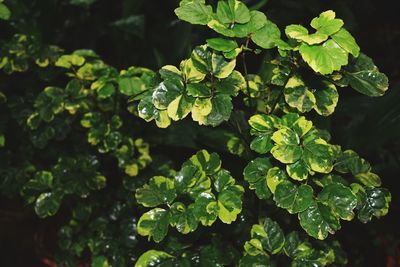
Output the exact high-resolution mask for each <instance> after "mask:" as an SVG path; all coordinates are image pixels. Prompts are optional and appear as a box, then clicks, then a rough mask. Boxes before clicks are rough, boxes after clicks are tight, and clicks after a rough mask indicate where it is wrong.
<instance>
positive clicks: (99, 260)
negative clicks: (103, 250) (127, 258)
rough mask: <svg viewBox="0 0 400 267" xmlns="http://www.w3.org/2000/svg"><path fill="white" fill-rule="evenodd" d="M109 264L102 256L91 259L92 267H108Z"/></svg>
mask: <svg viewBox="0 0 400 267" xmlns="http://www.w3.org/2000/svg"><path fill="white" fill-rule="evenodd" d="M109 266H110V264H109V263H108V260H107V258H106V257H104V256H96V257H93V259H92V267H109Z"/></svg>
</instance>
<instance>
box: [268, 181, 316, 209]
mask: <svg viewBox="0 0 400 267" xmlns="http://www.w3.org/2000/svg"><path fill="white" fill-rule="evenodd" d="M274 200H275V202H276V205H277V206H278V207H280V208H284V209H286V210H288V211H289V213H291V214H295V213H299V212H302V211H304V210H306V209H307V208H308V207H309V206H310V205H311V204H312V203H313V189H312V187H311V186H309V185H300V186H296V185H295V184H293V183H292V182H290V181H282V182H281V183H279V184H278V185H277V186H276V189H275V193H274Z"/></svg>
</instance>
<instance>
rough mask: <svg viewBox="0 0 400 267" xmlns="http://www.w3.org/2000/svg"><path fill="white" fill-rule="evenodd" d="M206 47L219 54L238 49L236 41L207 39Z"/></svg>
mask: <svg viewBox="0 0 400 267" xmlns="http://www.w3.org/2000/svg"><path fill="white" fill-rule="evenodd" d="M207 45H208V47H210V48H212V49H214V50H217V51H221V52H229V51H232V50H234V49H235V48H237V47H238V45H237V43H236V41H234V40H229V39H224V38H211V39H207Z"/></svg>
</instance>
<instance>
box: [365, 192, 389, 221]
mask: <svg viewBox="0 0 400 267" xmlns="http://www.w3.org/2000/svg"><path fill="white" fill-rule="evenodd" d="M357 195H358V197H359V199H360V202H361V205H360V207H359V210H358V214H357V217H358V219H359V220H360V221H361V222H363V223H367V222H368V221H370V220H371V218H372V216H375V217H377V218H379V217H382V216H385V215H386V214H387V213H388V211H389V203H390V201H391V199H392V196H391V194H390V192H389V191H388V190H387V189H385V188H367V189H366V190H365V192H362V191H360V192H358V193H357Z"/></svg>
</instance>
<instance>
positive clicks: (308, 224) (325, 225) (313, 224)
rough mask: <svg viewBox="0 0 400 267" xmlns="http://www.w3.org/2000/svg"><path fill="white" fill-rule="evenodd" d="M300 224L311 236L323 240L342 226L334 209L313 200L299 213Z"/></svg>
mask: <svg viewBox="0 0 400 267" xmlns="http://www.w3.org/2000/svg"><path fill="white" fill-rule="evenodd" d="M298 216H299V220H300V225H301V227H303V229H304V230H305V231H306V232H307V234H309V235H310V236H312V237H314V238H316V239H320V240H323V239H325V238H326V237H327V236H328V233H331V234H334V233H335V231H336V230H338V229H339V228H340V223H339V219H338V218H337V217H336V216H335V215H334V213H333V211H332V209H331V208H330V207H329V206H326V205H324V204H322V203H318V202H313V203H312V204H311V205H310V206H309V207H308V208H307V209H306V210H305V211H302V212H300V213H299V215H298Z"/></svg>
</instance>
